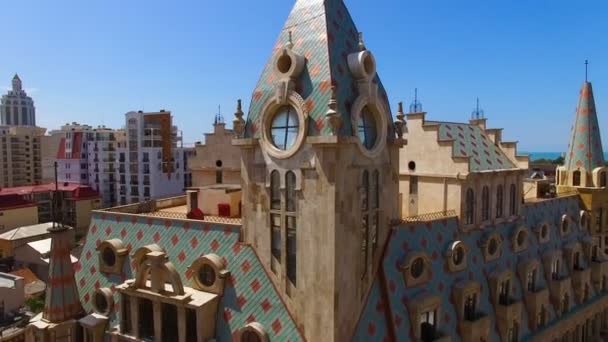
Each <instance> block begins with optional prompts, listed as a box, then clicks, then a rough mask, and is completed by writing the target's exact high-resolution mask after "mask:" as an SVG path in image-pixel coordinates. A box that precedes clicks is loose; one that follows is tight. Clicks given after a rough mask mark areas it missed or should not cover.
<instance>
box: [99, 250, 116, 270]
mask: <svg viewBox="0 0 608 342" xmlns="http://www.w3.org/2000/svg"><path fill="white" fill-rule="evenodd" d="M101 257H102V258H103V262H104V263H105V264H106V266H109V267H112V266H114V264H115V263H116V255H114V251H113V250H112V248H110V247H106V248H104V249H103V252H102V254H101Z"/></svg>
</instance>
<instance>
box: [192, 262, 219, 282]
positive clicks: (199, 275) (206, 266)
mask: <svg viewBox="0 0 608 342" xmlns="http://www.w3.org/2000/svg"><path fill="white" fill-rule="evenodd" d="M205 271H208V272H213V273H211V274H212V275H213V277H212V280H211V282H210V283H207V281H208V280H209V279H205V278H204V277H203V274H204V273H205ZM196 280H197V281H198V282H199V284H201V285H202V286H205V287H212V286H213V285H215V282H216V281H217V271H216V270H215V267H213V266H211V265H210V264H209V263H203V264H201V266H200V267H199V268H198V270H197V272H196Z"/></svg>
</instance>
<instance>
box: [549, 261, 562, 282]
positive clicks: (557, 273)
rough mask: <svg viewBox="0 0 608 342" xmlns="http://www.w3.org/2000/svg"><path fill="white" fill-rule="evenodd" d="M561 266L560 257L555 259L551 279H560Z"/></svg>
mask: <svg viewBox="0 0 608 342" xmlns="http://www.w3.org/2000/svg"><path fill="white" fill-rule="evenodd" d="M560 266H561V265H560V260H559V259H558V258H555V259H553V261H552V262H551V279H553V280H559V276H560Z"/></svg>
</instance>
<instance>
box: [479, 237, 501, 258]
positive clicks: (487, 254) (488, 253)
mask: <svg viewBox="0 0 608 342" xmlns="http://www.w3.org/2000/svg"><path fill="white" fill-rule="evenodd" d="M493 243H495V244H496V250H495V251H494V253H491V251H490V249H491V246H492V244H493ZM502 243H503V239H502V236H501V235H500V234H499V233H493V234H491V235H490V236H488V237H487V238H486V239H485V241H484V243H483V255H484V258H485V260H486V262H488V261H492V260H496V259H498V258H500V256H501V255H502V253H503V251H502V249H503V245H502Z"/></svg>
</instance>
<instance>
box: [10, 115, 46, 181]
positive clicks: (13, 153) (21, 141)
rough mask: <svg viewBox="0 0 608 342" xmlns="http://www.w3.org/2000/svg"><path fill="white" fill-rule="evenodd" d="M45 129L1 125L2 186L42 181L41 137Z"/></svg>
mask: <svg viewBox="0 0 608 342" xmlns="http://www.w3.org/2000/svg"><path fill="white" fill-rule="evenodd" d="M45 131H46V129H45V128H40V127H35V126H0V156H1V158H2V159H0V184H1V185H2V187H13V186H23V185H32V184H40V183H41V181H42V165H41V153H40V152H41V138H42V136H43V135H44V132H45Z"/></svg>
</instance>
